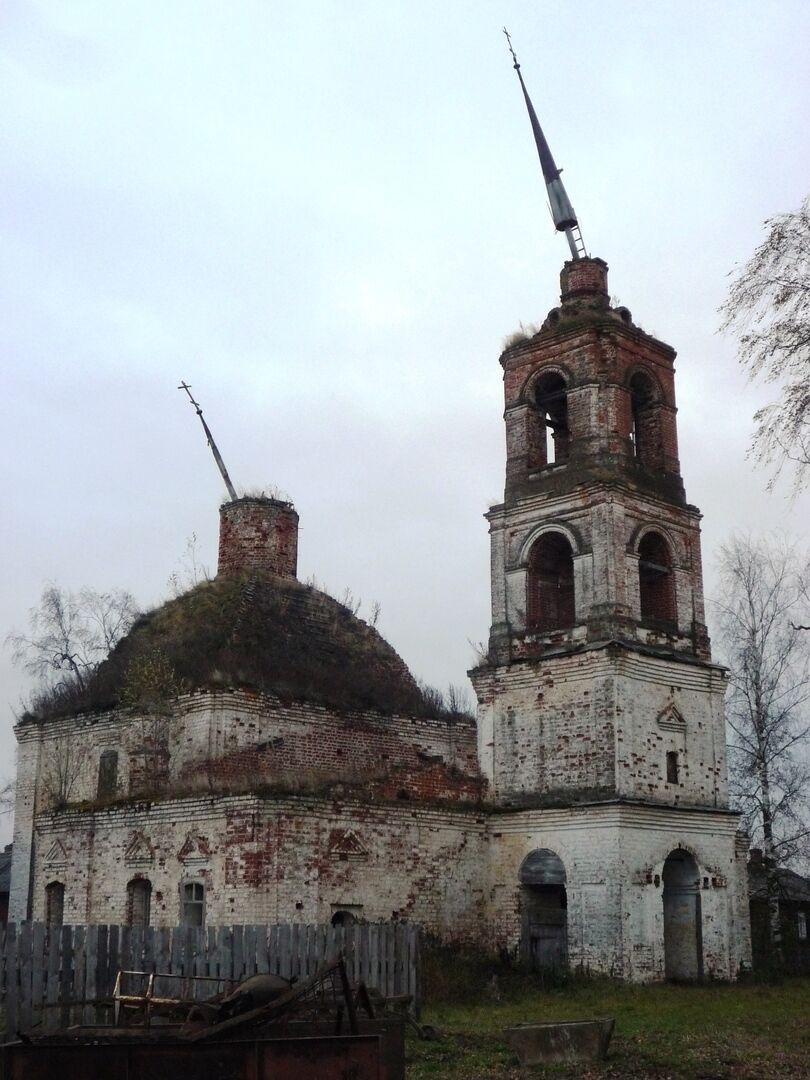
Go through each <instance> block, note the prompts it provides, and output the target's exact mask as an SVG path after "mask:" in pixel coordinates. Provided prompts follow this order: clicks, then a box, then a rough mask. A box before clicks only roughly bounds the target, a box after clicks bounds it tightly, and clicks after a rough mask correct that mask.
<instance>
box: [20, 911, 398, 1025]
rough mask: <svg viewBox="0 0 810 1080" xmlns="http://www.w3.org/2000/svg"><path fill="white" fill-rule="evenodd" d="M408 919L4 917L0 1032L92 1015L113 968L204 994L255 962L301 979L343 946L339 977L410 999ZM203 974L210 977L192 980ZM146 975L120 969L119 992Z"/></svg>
mask: <svg viewBox="0 0 810 1080" xmlns="http://www.w3.org/2000/svg"><path fill="white" fill-rule="evenodd" d="M418 947H419V946H418V929H417V928H416V927H414V926H410V925H406V924H382V923H377V924H357V925H349V926H336V927H335V926H331V925H301V924H298V923H296V924H293V925H292V926H290V925H274V926H257V925H249V926H220V927H218V928H217V927H192V926H178V927H157V928H155V927H137V926H134V927H129V926H103V925H101V926H96V925H92V926H75V927H74V926H67V925H65V926H61V927H47V926H45V925H43V924H42V923H22V924H20V925H15V924H13V923H12V924H9V926H8V927H6V928H5V930H4V932H3V933H2V936H0V1004H2V1006H3V1013H2V1015H3V1017H4V1022H5V1029H3V1028H0V1041H3V1040H4V1038H5V1039H7V1038H12V1037H14V1035H15V1033H16V1032H17V1031H19V1030H22V1031H25V1030H28V1029H29V1028H30V1027H32V1025H35V1024H38V1023H42V1024H43V1025H45V1026H47V1027H58V1026H66V1025H67V1024H71V1023H73V1024H75V1023H84V1024H99V1023H102V1024H103V1023H108V1022H109V1021H110V1012H109V1008H100V1007H96V1004H95V1003H97V1002H100V1001H103V1000H106V1001H107V1002H108V1003H109V1001H110V999H111V997H112V994H113V989H114V986H115V979H116V975H117V973H118V971H119V970H125V971H143V972H146V973H149V972H152V971H155V972H157V973H158V974H159V975H167V974H175V975H178V976H181V979H182V981H181V982H178V981H177V980H174V979H163V980H160V979H159V980H158V981H157V983H156V986H155V991H156V993H157V994H159V995H162V994H165V995H169V996H178V995H182V996H188V997H194V998H197V999H200V998H205V997H208V996H210V995H211V994H214V993H216V992H217V990H221V989H224V987H225V983H226V982H231V981H238V980H239V979H241V978H244V977H247V976H250V975H253V974H254V973H256V972H265V971H271V972H274V973H278V974H280V975H283V976H284V977H285V978H291V977H293V976H297V977H298V978H301V979H305V978H307V977H308V976H311V975H313V974H314V973H315V972H316V971H317V970H318V968H319V967H320V966H321V965H322V964H323V963H324V961H325V960H327V959H329V958H332V957H335V956H337V955H338V954H340V953H343V954H344V955H345V957H346V962H347V967H348V972H349V977H350V979H351V980H352V981H353V982H358V981H360V980H362V981H363V982H364V983H366V985H367V986H369V987H374V988H376V989H377V990H379V991H380V993H382V994H385V995H387V996H393V995H400V994H410V995H412V996H413V998H414V1001H415V1003H417V1005H418V1001H419V971H418ZM195 975H196V976H211V977H213V978H216V979H218V980H220V985H217V984H214V983H208V982H200V983H195V982H194V981H193V976H195ZM145 988H146V979H145V978H143V979H138V978H137V977H136V978H132V977H130V978H129V979H128V980H127V982H126V985H125V992H133V991H134V992H139V993H142V992H143V991H144V990H145Z"/></svg>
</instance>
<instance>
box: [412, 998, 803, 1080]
mask: <svg viewBox="0 0 810 1080" xmlns="http://www.w3.org/2000/svg"><path fill="white" fill-rule="evenodd" d="M447 996H448V997H450V998H452V997H453V995H452V994H449V995H447ZM456 997H458V994H457V995H456ZM604 1016H613V1017H615V1018H616V1029H615V1031H614V1034H613V1041H612V1043H611V1047H610V1053H609V1056H608V1060H607V1061H606V1062H605V1063H604V1064H602V1065H582V1064H577V1065H571V1066H565V1067H560V1066H557V1067H555V1068H551V1067H549V1068H546V1069H539V1070H534V1071H532V1072H531V1073H528V1074H527V1073H524V1072H521V1070H520V1068H519V1067H518V1064H517V1061H516V1059H515V1058H514V1057H513V1056H512V1053H511V1051H510V1050H509V1048H508V1046H507V1045H506V1042H505V1039H504V1035H503V1032H504V1028H506V1027H508V1026H509V1025H510V1024H517V1023H523V1022H527V1021H532V1020H535V1021H540V1022H543V1021H553V1020H577V1019H589V1018H594V1017H604ZM422 1022H423V1023H425V1024H432V1025H434V1026H435V1027H436V1028H438V1029H439V1032H440V1038H439V1039H438V1040H437V1041H435V1042H424V1041H421V1040H419V1039H417V1038H415V1037H410V1036H409V1040H408V1046H407V1058H408V1080H428V1078H431V1080H432V1078H439V1077H441V1078H444V1077H447V1078H448V1080H450V1078H452V1080H495V1078H498V1080H501V1078H504V1080H505V1078H507V1077H508V1078H518V1077H521V1076H525V1075H531V1076H538V1077H544V1076H547V1077H576V1078H578V1080H592V1078H593V1080H595V1078H597V1077H604V1078H612V1080H621V1078H623V1077H632V1078H640V1077H654V1078H656V1080H664V1078H668V1077H671V1078H673V1080H674V1078H676V1077H677V1078H678V1080H680V1078H684V1080H685V1078H689V1080H720V1078H722V1080H732V1078H733V1080H755V1078H756V1080H769V1078H771V1077H779V1078H780V1080H798V1078H802V1080H806V1078H810V980H808V979H802V980H785V981H784V982H782V983H780V984H778V985H765V984H754V983H746V984H742V985H737V986H729V985H709V986H694V987H686V986H670V985H655V986H647V987H637V986H636V987H634V986H626V985H623V984H620V983H615V982H611V981H608V980H579V981H577V980H574V981H573V982H572V984H571V985H569V986H567V987H563V988H561V989H556V990H554V989H552V990H545V991H544V990H541V989H538V988H537V987H536V986H532V985H531V983H530V982H529V980H528V979H526V978H524V979H522V980H516V982H515V984H513V985H511V986H508V987H506V988H504V990H503V992H502V999H501V1000H500V1001H488V1000H487V992H486V989H485V988H484V987H482V988H481V992H480V993H479V994H478V995H477V1001H474V1002H470V1001H466V1002H465V1001H459V1000H455V1001H452V1000H449V1001H448V1000H446V1001H445V1002H444V1003H443V1002H442V1001H441V1000H437V999H435V998H434V1000H433V1001H432V1002H431V1000H430V999H429V998H428V999H427V1001H426V1005H425V1008H424V1009H423V1015H422Z"/></svg>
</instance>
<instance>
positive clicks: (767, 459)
mask: <svg viewBox="0 0 810 1080" xmlns="http://www.w3.org/2000/svg"><path fill="white" fill-rule="evenodd" d="M765 228H766V230H767V231H766V236H765V239H764V240H763V242H762V243H761V244H760V246H759V247H758V248H757V249H756V251H755V252H754V254H753V255H752V256H751V258H750V259H749V260H748V262H747V263H746V264H745V265H744V266H742V267H740V268H739V269H738V270H737V271H736V272H735V274H734V275H733V279H732V283H731V286H730V288H729V292H728V297H727V299H726V301H725V303H724V304H723V306H722V307H721V308H720V313H721V315H722V316H723V322H722V325H721V329H722V330H723V331H725V332H728V333H731V334H733V335H734V336H735V337H736V338H737V340H738V342H739V360H740V363H741V364H742V366H743V367H744V368H745V370H746V371H747V372H748V374H749V375H750V376H751V378H758V379H763V380H764V381H765V382H770V383H775V384H777V385H778V386H779V396H778V397H777V399H776V400H775V401H773V402H772V403H771V404H770V405H766V406H765V407H764V408H762V409H759V410H758V411H757V412H756V413H755V414H754V423H755V429H754V438H753V443H752V450H753V452H754V454H755V456H756V457H758V458H759V459H760V460H761V461H762V462H763V463H764V464H765V465H768V466H770V467H771V468H772V469H773V473H772V477H771V485H772V484H773V483H774V482H775V480H776V478H777V477H778V476H779V473H780V471H781V470H782V468H783V466H784V464H785V462H792V463H793V465H794V466H795V473H794V480H795V485H796V488H801V487H803V486H804V485H805V484H806V483H807V481H808V479H810V468H808V466H810V197H808V198H806V199H805V200H804V202H803V203H802V204H801V206H800V207H799V209H798V210H796V211H795V212H793V213H789V214H779V215H777V216H776V217H772V218H769V219H768V220H767V221H766V222H765Z"/></svg>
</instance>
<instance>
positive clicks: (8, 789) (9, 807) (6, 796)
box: [0, 780, 16, 814]
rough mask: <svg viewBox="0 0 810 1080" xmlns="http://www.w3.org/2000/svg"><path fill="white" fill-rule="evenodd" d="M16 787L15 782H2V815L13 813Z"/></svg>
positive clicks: (0, 795) (0, 799) (0, 794)
mask: <svg viewBox="0 0 810 1080" xmlns="http://www.w3.org/2000/svg"><path fill="white" fill-rule="evenodd" d="M15 787H16V785H15V783H14V781H13V780H5V781H2V782H0V814H10V813H11V812H12V811H13V809H14V794H15Z"/></svg>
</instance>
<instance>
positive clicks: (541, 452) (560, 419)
mask: <svg viewBox="0 0 810 1080" xmlns="http://www.w3.org/2000/svg"><path fill="white" fill-rule="evenodd" d="M535 403H536V405H537V416H538V420H539V428H540V430H539V432H538V439H539V443H540V445H539V446H538V448H537V451H538V452H537V454H536V457H537V459H538V460H537V461H536V462H535V464H538V465H559V464H560V463H561V462H563V461H567V460H568V392H567V389H566V385H565V379H564V378H563V377H562V375H558V374H556V373H554V372H550V373H549V374H548V375H544V376H543V377H542V378H541V379H540V380H539V381H538V383H537V390H536V391H535Z"/></svg>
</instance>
